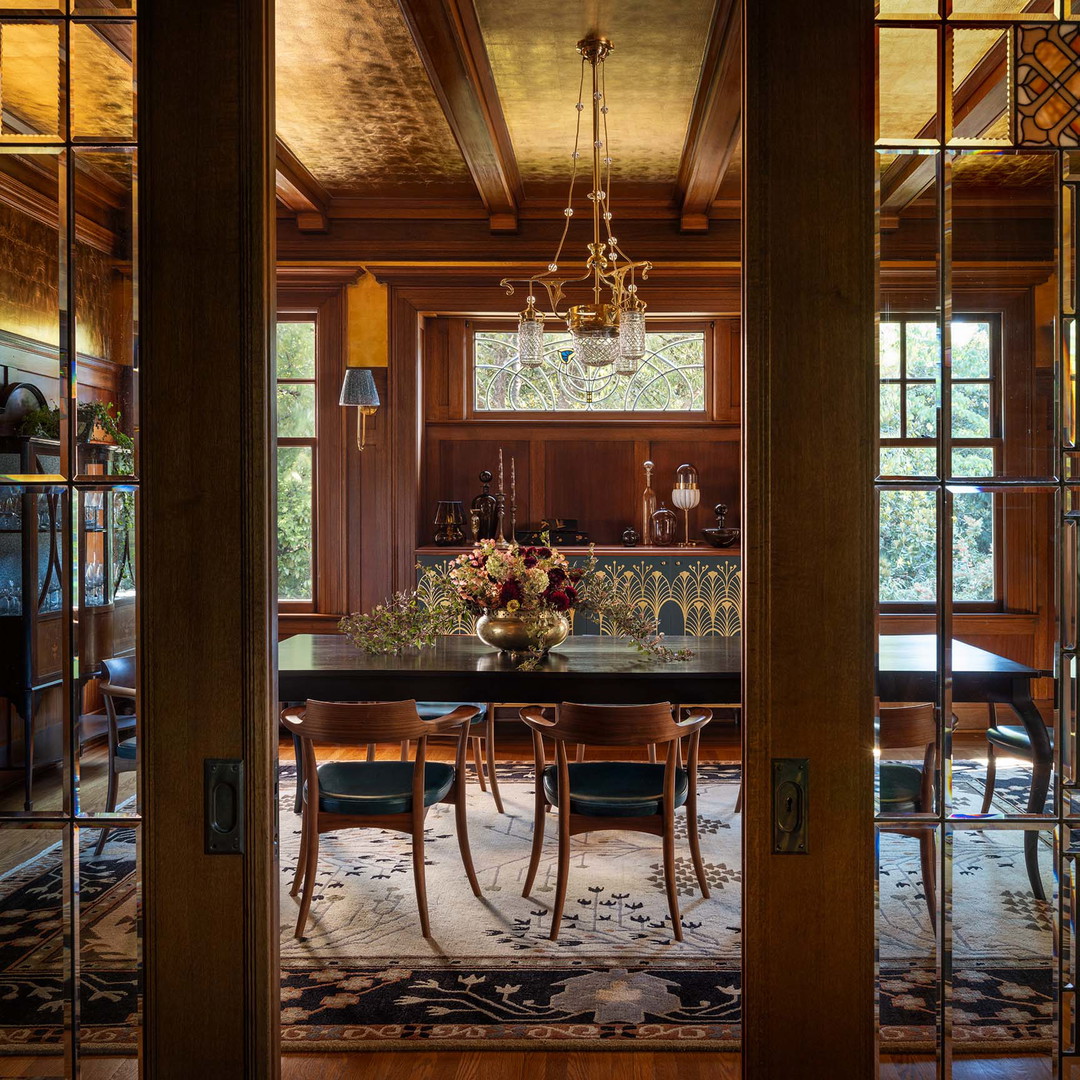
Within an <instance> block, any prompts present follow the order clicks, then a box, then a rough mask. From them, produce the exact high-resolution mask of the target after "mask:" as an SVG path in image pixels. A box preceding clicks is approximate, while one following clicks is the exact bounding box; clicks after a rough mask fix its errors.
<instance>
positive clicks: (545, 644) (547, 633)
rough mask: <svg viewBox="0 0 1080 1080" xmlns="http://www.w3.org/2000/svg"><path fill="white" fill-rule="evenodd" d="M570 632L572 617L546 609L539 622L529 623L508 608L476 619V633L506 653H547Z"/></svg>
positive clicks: (559, 643)
mask: <svg viewBox="0 0 1080 1080" xmlns="http://www.w3.org/2000/svg"><path fill="white" fill-rule="evenodd" d="M569 633H570V620H569V619H568V618H567V617H566V616H565V615H562V614H560V613H559V612H557V611H547V612H544V614H543V615H541V616H540V617H539V621H537V620H530V621H529V622H526V620H525V619H523V618H521V616H520V615H511V614H510V612H508V611H503V610H499V611H493V612H491V613H490V614H484V615H481V616H480V618H479V619H477V620H476V636H477V637H478V638H479V639H480V640H481V641H482V642H483V643H484V644H485V645H490V646H491V647H492V648H493V649H498V650H499V651H500V652H504V653H526V652H529V651H530V650H532V649H537V648H538V649H540V650H541V651H543V652H545V653H546V652H547V651H548V649H554V648H555V647H556V646H557V645H561V644H562V643H563V642H564V641H565V640H566V638H567V635H568V634H569Z"/></svg>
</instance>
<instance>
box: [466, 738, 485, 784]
mask: <svg viewBox="0 0 1080 1080" xmlns="http://www.w3.org/2000/svg"><path fill="white" fill-rule="evenodd" d="M469 742H471V743H472V757H473V764H474V765H475V766H476V779H477V781H478V782H479V784H480V790H481V791H487V783H486V781H485V780H484V762H483V761H482V760H481V758H480V739H479V737H476V738H473V737H472V736H470V738H469Z"/></svg>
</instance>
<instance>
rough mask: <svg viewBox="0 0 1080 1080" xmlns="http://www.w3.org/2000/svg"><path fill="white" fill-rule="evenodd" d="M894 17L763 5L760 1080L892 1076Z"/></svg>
mask: <svg viewBox="0 0 1080 1080" xmlns="http://www.w3.org/2000/svg"><path fill="white" fill-rule="evenodd" d="M873 16H874V5H873V4H872V3H870V2H869V0H835V2H833V3H829V4H804V3H795V2H790V0H789V2H777V3H767V4H755V3H747V4H746V5H745V15H744V18H745V42H746V46H745V48H746V55H745V63H744V65H743V71H744V72H745V86H744V98H743V104H744V117H745V121H744V124H743V132H744V136H743V138H744V157H743V161H744V164H743V175H744V189H743V208H744V209H743V218H744V231H743V239H744V243H743V251H744V279H743V280H744V283H745V290H746V291H745V294H744V308H745V322H744V325H745V334H744V341H745V354H744V355H745V367H744V372H743V374H744V384H743V386H744V390H743V394H744V397H743V400H744V402H745V404H744V435H743V446H744V448H745V449H744V470H745V471H744V482H743V492H744V499H745V500H746V504H745V512H744V516H743V529H744V532H743V575H744V577H743V589H744V603H745V613H744V617H743V634H744V636H743V642H744V665H743V671H744V681H745V695H746V696H745V706H746V707H745V724H744V732H745V734H744V740H745V745H744V751H743V762H744V769H745V780H744V793H745V802H744V823H743V843H744V853H743V870H744V879H743V880H744V892H743V939H744V941H743V944H744V950H743V1075H744V1076H747V1077H751V1078H753V1080H763V1078H765V1077H773V1076H775V1077H781V1076H798V1077H800V1080H816V1078H818V1077H821V1078H822V1080H825V1078H832V1077H836V1076H860V1077H861V1076H873V1075H874V1068H875V1065H874V1045H875V1035H874V1007H873V1004H874V983H873V973H874V966H873V965H874V950H873V921H874V878H873V874H874V844H873V757H872V748H873V723H872V718H873V670H874V668H873V664H874V643H875V636H874V633H875V631H874V603H875V592H874V576H875V574H876V573H877V559H876V554H875V552H874V538H875V530H874V527H873V472H872V464H873V453H874V447H875V441H874V431H873V428H872V423H873V418H874V416H875V415H876V412H875V408H874V404H873V401H874V394H875V393H876V389H877V388H876V386H875V384H874V380H875V368H874V364H873V360H872V357H873V340H874V339H873V326H874V279H873V266H874V262H873V260H874V243H873V241H874V233H873V221H874V202H873V200H874V175H873V155H872V152H871V150H872V147H873V103H874V97H873V57H874V53H873V42H874V39H873ZM841 419H842V422H839V421H841ZM808 616H809V617H808ZM784 757H792V758H808V759H809V763H810V765H809V778H810V780H809V788H810V798H809V805H810V812H809V830H810V832H809V852H808V854H806V855H774V854H773V853H772V849H773V837H772V817H773V810H772V784H771V780H770V776H771V772H772V761H773V759H774V758H784ZM811 905H813V907H816V908H817V910H818V913H819V914H818V917H817V918H815V917H814V916H813V915H808V911H810V910H811Z"/></svg>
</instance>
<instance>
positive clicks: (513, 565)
mask: <svg viewBox="0 0 1080 1080" xmlns="http://www.w3.org/2000/svg"><path fill="white" fill-rule="evenodd" d="M584 576H585V571H584V570H581V569H578V568H576V567H571V566H570V564H569V563H568V562H567V561H566V557H565V556H564V555H562V554H561V553H560V552H558V551H556V550H555V549H554V548H549V547H520V546H519V545H517V544H511V545H510V546H509V547H499V546H498V544H496V542H495V541H494V540H481V541H480V542H479V543H478V544H477V545H476V546H475V547H474V548H473V550H472V551H471V552H470V553H469V554H467V555H459V556H458V557H457V558H456V559H455V560H454V562H453V564H452V565H451V567H450V570H449V578H450V582H451V584H452V585H453V587H454V589H455V590H456V592H457V596H458V598H459V599H460V600H461V602H462V603H463V604H464V605H465V608H466V610H467V611H468V612H469V613H470V614H472V615H483V614H485V613H491V612H493V611H506V612H508V613H509V614H511V615H515V614H516V615H518V616H519V617H521V618H528V617H529V616H530V615H532V614H535V613H540V612H545V611H551V612H558V613H560V614H562V613H563V612H566V611H570V610H571V609H572V608H573V607H574V606H575V605H576V604H577V603H578V601H579V600H580V596H579V594H578V590H577V585H578V583H579V582H580V581H581V579H582V578H583V577H584Z"/></svg>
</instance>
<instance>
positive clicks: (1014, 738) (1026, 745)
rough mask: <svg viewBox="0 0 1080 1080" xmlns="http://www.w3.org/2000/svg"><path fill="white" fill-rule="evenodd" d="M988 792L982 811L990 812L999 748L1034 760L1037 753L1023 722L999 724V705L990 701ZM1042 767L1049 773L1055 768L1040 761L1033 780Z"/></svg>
mask: <svg viewBox="0 0 1080 1080" xmlns="http://www.w3.org/2000/svg"><path fill="white" fill-rule="evenodd" d="M1047 734H1048V735H1049V736H1050V745H1051V746H1053V744H1054V733H1053V730H1052V729H1050V730H1048V732H1047ZM986 742H987V746H986V794H985V795H983V804H982V810H981V811H980V813H983V814H989V813H990V804H991V800H992V799H993V798H994V783H995V781H996V780H997V753H996V752H997V750H999V749H1000V750H1004V751H1005V752H1006V753H1008V754H1009V755H1011V756H1012V757H1018V758H1024V759H1026V760H1027V761H1031V762H1034V760H1035V755H1034V754H1033V753H1032V750H1031V736H1030V735H1029V734H1028V733H1027V728H1025V727H1024V726H1023V725H1022V724H999V723H998V718H997V705H995V704H994V702H990V726H989V727H988V728H987V729H986ZM1040 769H1043V770H1045V771H1046V772H1047V773H1049V772H1051V771H1052V770H1053V763H1052V762H1047V763H1042V762H1040V763H1039V764H1037V765H1034V767H1033V769H1032V782H1033V783H1034V781H1035V777H1036V774H1037V773H1038V771H1039V770H1040Z"/></svg>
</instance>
